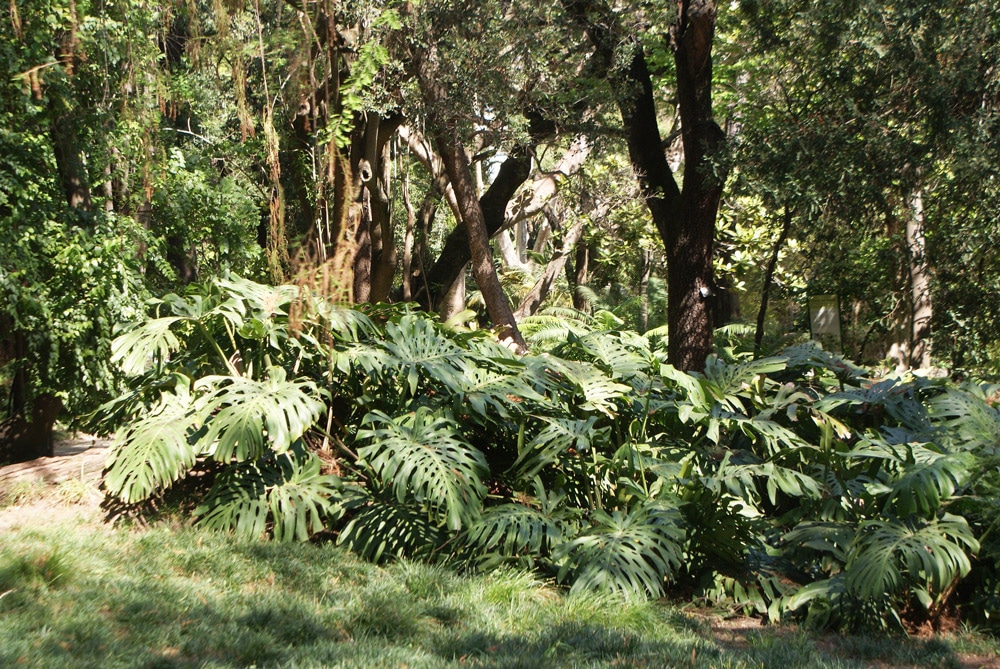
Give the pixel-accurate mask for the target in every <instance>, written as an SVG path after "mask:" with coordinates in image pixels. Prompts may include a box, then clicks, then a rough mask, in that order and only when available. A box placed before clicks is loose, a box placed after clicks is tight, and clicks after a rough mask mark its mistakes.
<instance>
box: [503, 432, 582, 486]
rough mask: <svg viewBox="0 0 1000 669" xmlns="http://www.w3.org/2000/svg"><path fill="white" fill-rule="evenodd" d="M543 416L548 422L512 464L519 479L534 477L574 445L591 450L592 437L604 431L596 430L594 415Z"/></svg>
mask: <svg viewBox="0 0 1000 669" xmlns="http://www.w3.org/2000/svg"><path fill="white" fill-rule="evenodd" d="M539 418H540V419H541V420H542V421H543V422H544V423H545V426H544V427H543V428H542V429H541V430H539V432H538V434H536V435H535V436H534V437H533V438H532V439H531V441H529V442H528V443H527V444H526V445H525V446H524V448H523V449H522V450H521V452H520V453H519V454H518V457H517V460H516V461H515V462H514V464H513V466H512V467H511V471H512V472H514V473H515V476H516V477H517V478H519V479H523V480H530V479H531V478H532V477H534V476H535V475H536V474H538V472H540V471H541V470H542V469H543V468H545V467H548V466H549V465H551V464H554V463H555V462H558V461H559V459H560V458H562V457H563V456H564V455H565V454H566V453H568V452H569V451H570V449H573V450H575V451H577V452H578V453H582V452H586V451H588V450H589V449H590V448H591V439H592V438H593V437H594V436H599V435H600V433H599V432H597V431H595V430H594V425H595V424H596V423H597V418H595V417H593V416H591V417H590V418H587V419H585V420H574V419H570V418H549V417H547V416H539Z"/></svg>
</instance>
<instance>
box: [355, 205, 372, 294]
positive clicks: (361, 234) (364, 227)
mask: <svg viewBox="0 0 1000 669" xmlns="http://www.w3.org/2000/svg"><path fill="white" fill-rule="evenodd" d="M371 230H372V208H371V194H370V192H369V190H368V188H367V186H362V187H361V220H360V221H359V222H358V227H357V231H356V232H355V235H354V246H355V251H354V301H355V303H357V304H361V303H363V302H367V301H368V297H369V295H370V294H371V287H372V283H371V279H372V234H371Z"/></svg>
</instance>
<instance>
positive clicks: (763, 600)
mask: <svg viewBox="0 0 1000 669" xmlns="http://www.w3.org/2000/svg"><path fill="white" fill-rule="evenodd" d="M150 309H151V313H150V316H149V318H148V319H146V320H145V321H143V322H141V323H137V324H132V325H129V326H125V327H124V328H123V329H122V330H121V332H120V334H119V336H118V338H117V339H116V340H115V342H114V347H113V362H115V363H117V364H119V365H120V366H121V367H122V369H123V370H124V371H125V372H127V373H128V374H131V375H132V376H131V378H132V380H133V381H132V384H131V388H132V389H131V391H130V392H128V393H127V394H125V395H123V396H122V397H120V398H118V399H117V400H115V401H113V402H111V403H109V404H107V405H105V407H104V408H103V409H102V414H101V415H102V416H103V417H104V419H105V421H106V424H107V425H111V424H116V425H119V426H120V427H119V429H118V432H117V434H116V441H115V446H114V449H113V451H112V455H111V459H110V461H109V466H108V470H107V475H106V478H105V485H106V488H107V490H108V493H109V495H110V496H112V497H114V498H116V499H117V500H118V501H119V502H120V503H121V504H122V505H124V506H126V507H129V506H135V505H141V504H143V503H144V502H146V501H148V500H151V499H155V498H157V497H158V496H161V495H163V494H166V493H167V492H168V491H169V489H170V488H171V486H173V485H175V484H177V483H178V482H180V481H182V480H183V481H184V482H185V484H186V487H185V491H186V494H187V495H188V496H193V498H194V499H196V502H197V504H196V505H193V509H192V512H193V514H194V515H195V516H196V518H197V520H198V522H200V523H201V524H203V525H205V526H207V527H210V528H215V529H218V530H222V531H231V532H236V533H239V534H241V535H244V536H248V537H261V538H263V537H274V538H275V539H278V540H294V539H298V540H302V539H306V538H309V537H311V536H314V535H315V534H317V533H320V532H325V533H328V534H329V536H331V537H335V539H336V541H338V542H339V543H340V544H342V545H344V546H346V547H348V548H350V549H351V550H354V551H356V552H357V553H359V554H361V555H363V556H365V557H367V558H369V559H372V560H376V561H377V560H386V559H393V558H398V557H420V558H423V559H428V560H440V559H447V560H451V561H456V560H457V561H460V562H464V563H465V564H467V565H469V567H471V568H475V569H490V568H494V567H496V566H499V565H515V566H518V567H520V568H530V569H537V570H540V571H542V572H545V573H548V574H549V575H551V576H552V577H553V578H555V579H556V580H557V581H559V582H563V583H567V584H572V587H574V588H577V589H580V588H587V589H592V588H596V589H605V590H613V591H618V592H622V593H625V594H628V595H639V596H659V595H663V594H666V593H668V592H670V590H671V588H672V586H674V585H677V586H679V587H682V588H683V589H684V590H685V591H687V592H695V593H696V594H697V596H698V597H700V598H707V599H715V600H726V601H729V602H732V603H734V604H735V605H736V606H737V607H742V608H743V609H744V610H747V611H757V612H759V613H761V614H766V615H768V616H770V617H772V618H774V619H778V618H781V617H782V616H788V615H803V616H806V617H807V618H809V619H810V620H812V621H814V622H817V623H830V624H844V625H855V624H870V623H872V622H873V621H874V622H877V623H878V624H883V623H882V621H885V620H888V621H890V622H891V621H893V620H897V621H898V620H899V619H900V615H901V612H903V611H907V612H910V615H912V611H915V610H922V611H924V613H925V615H927V616H931V617H933V616H935V615H939V614H940V613H941V612H942V611H944V610H945V608H946V607H947V606H948V605H949V603H950V602H952V601H953V593H954V592H955V591H956V588H958V587H959V586H960V583H961V581H962V579H963V578H965V577H966V576H967V575H969V574H970V573H972V571H973V569H974V568H975V567H976V566H977V565H979V564H981V563H973V556H974V555H975V554H976V552H977V550H978V548H979V537H980V536H981V535H982V534H983V533H984V531H988V530H987V524H988V523H987V521H986V519H988V518H990V517H993V518H995V517H996V514H995V513H994V514H993V515H992V516H990V515H989V513H987V512H986V510H985V509H984V507H982V505H979V506H976V505H972V506H970V502H969V500H970V499H972V498H973V497H975V496H974V495H970V494H969V493H970V492H972V491H973V486H974V485H976V480H977V479H976V477H975V476H974V473H975V472H976V471H977V468H978V467H979V466H980V464H981V463H982V462H983V458H985V457H992V456H995V455H996V450H997V442H996V434H998V432H997V425H1000V420H998V419H997V415H996V410H995V409H994V408H993V406H992V405H991V404H990V403H989V401H987V400H988V399H989V398H988V397H987V396H985V395H983V393H981V392H980V393H979V394H978V395H977V393H976V392H975V391H974V390H972V389H970V388H966V389H959V388H955V387H953V386H949V385H948V384H946V383H945V382H943V381H928V380H924V379H900V378H896V379H887V380H882V381H876V380H873V379H870V378H868V377H867V375H866V373H865V371H864V370H862V369H860V368H858V367H856V366H854V365H851V364H850V363H848V362H847V361H845V360H843V359H841V358H839V357H837V356H834V355H832V354H829V353H827V352H824V351H822V350H821V349H819V348H817V347H815V346H812V345H800V346H797V347H793V348H791V349H788V350H786V351H784V352H782V354H780V355H778V356H774V357H769V358H761V359H757V360H754V359H751V358H750V357H747V356H744V355H742V354H740V353H738V351H739V347H736V346H727V347H724V348H722V349H720V351H719V355H718V356H713V357H711V358H709V360H708V363H707V364H706V369H705V372H704V373H702V374H691V373H684V372H680V371H678V370H676V369H674V368H673V367H671V366H670V365H668V364H667V363H666V355H665V350H664V348H663V346H664V343H663V337H662V333H660V334H657V335H656V336H655V337H645V336H641V335H638V334H636V333H632V332H627V331H617V330H614V329H611V330H603V329H598V328H599V327H601V326H607V325H610V326H611V327H612V328H614V327H616V324H615V323H598V322H597V321H593V320H591V321H588V320H587V319H586V318H583V317H581V318H580V319H579V320H577V321H574V324H573V326H572V328H566V329H564V330H563V332H562V334H561V340H560V341H556V340H551V339H550V340H546V341H547V344H546V346H545V348H546V349H547V350H546V352H545V353H542V354H535V355H525V356H516V355H514V354H513V353H511V352H510V351H509V350H508V349H506V348H505V347H503V346H501V345H499V344H498V343H497V342H496V341H495V339H494V338H493V337H492V335H490V333H487V332H481V331H470V330H462V329H455V328H453V327H451V326H450V325H448V324H443V323H440V322H439V321H438V320H437V319H436V318H435V317H433V316H429V315H427V314H423V313H421V312H418V311H414V310H412V309H411V307H409V306H408V305H377V306H367V307H363V308H347V307H341V306H336V305H331V304H329V303H327V302H326V301H324V300H323V299H321V298H320V297H317V296H314V295H312V294H311V293H309V292H308V291H307V290H305V289H300V288H296V287H293V286H278V287H267V286H262V285H259V284H255V283H252V282H250V281H246V280H243V279H240V278H238V277H235V276H230V277H228V278H226V279H222V280H218V281H215V282H213V283H211V284H206V285H202V286H197V287H195V288H193V289H192V290H191V291H190V292H189V293H188V294H186V295H184V296H179V295H169V296H167V297H164V298H162V299H161V300H157V301H155V302H153V303H151V304H150ZM547 326H548V324H546V327H547ZM991 440H992V441H991ZM991 444H992V445H991ZM991 449H992V450H991ZM991 454H992V455H991ZM984 489H985V488H984ZM963 505H965V506H963ZM973 507H974V508H975V512H974V513H973V511H972V510H971V509H973ZM963 509H965V510H967V512H968V513H970V514H972V515H971V516H970V517H972V518H973V519H974V522H973V523H972V524H970V523H969V522H968V521H967V520H966V518H965V516H963V515H962V510H963ZM977 514H978V515H977ZM977 578H979V579H981V580H982V582H984V583H986V582H989V583H994V584H995V583H996V582H997V579H996V578H995V576H994V577H990V576H989V574H988V573H980V574H979V575H978V576H977ZM990 578H993V579H994V580H992V581H990V580H989V579H990Z"/></svg>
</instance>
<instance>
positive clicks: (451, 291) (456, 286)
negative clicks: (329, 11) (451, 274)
mask: <svg viewBox="0 0 1000 669" xmlns="http://www.w3.org/2000/svg"><path fill="white" fill-rule="evenodd" d="M464 310H465V272H464V271H463V272H462V273H461V274H459V275H458V278H457V279H455V283H453V284H451V286H450V287H449V288H448V290H446V291H445V293H444V295H442V296H441V308H440V309H438V315H439V316H441V320H443V321H447V320H449V319H450V318H451V317H452V316H454V315H455V314H457V313H460V312H462V311H464Z"/></svg>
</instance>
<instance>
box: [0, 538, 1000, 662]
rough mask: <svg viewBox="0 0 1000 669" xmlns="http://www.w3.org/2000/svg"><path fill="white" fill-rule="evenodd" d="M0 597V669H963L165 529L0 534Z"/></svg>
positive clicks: (927, 654)
mask: <svg viewBox="0 0 1000 669" xmlns="http://www.w3.org/2000/svg"><path fill="white" fill-rule="evenodd" d="M0 594H3V596H2V597H0V639H3V640H4V641H3V643H2V644H0V666H28V667H57V666H58V667H95V668H96V667H101V668H104V667H164V668H165V667H175V668H181V667H218V668H223V667H248V666H257V667H296V668H306V667H317V668H318V667H359V668H361V667H403V666H406V667H409V668H411V669H414V668H418V667H427V668H437V667H483V668H495V669H500V668H504V669H507V668H510V669H513V668H517V667H524V668H529V667H545V668H546V669H548V668H558V667H567V668H569V667H574V668H575V667H616V668H618V667H673V666H681V667H692V666H693V667H745V668H750V667H769V666H787V667H864V666H871V665H872V663H876V664H880V665H882V666H933V667H947V666H956V667H960V666H969V665H963V664H962V663H961V661H960V659H959V657H958V655H956V653H955V652H954V651H953V650H952V649H951V646H949V645H948V644H947V643H946V642H943V641H936V640H935V641H912V642H911V641H906V640H900V639H893V640H885V639H869V640H867V641H865V640H851V639H843V640H840V641H838V642H837V643H836V644H831V643H829V642H827V641H823V640H821V639H816V638H813V637H811V636H809V635H807V634H805V633H803V632H798V631H790V630H788V629H787V628H778V629H769V628H755V629H749V630H747V631H746V633H745V634H744V635H743V636H742V637H741V638H742V641H741V643H738V644H737V643H731V642H730V641H731V640H730V641H727V640H726V639H724V638H722V637H718V636H717V635H716V634H715V633H714V632H713V630H712V628H711V625H710V624H709V623H708V622H706V621H705V619H702V618H695V617H691V616H687V615H685V614H683V613H681V612H680V611H679V610H677V609H675V608H672V607H670V606H668V605H665V604H662V603H656V602H645V601H627V600H623V599H621V598H618V597H615V596H611V595H596V594H574V595H566V594H565V593H564V591H562V590H560V589H557V588H556V587H554V586H553V585H552V584H549V583H545V582H541V581H539V580H538V579H537V577H535V576H534V575H531V574H529V573H525V572H521V571H516V570H510V569H502V570H499V571H496V572H493V573H491V574H489V575H468V576H463V575H461V574H459V573H457V572H455V571H454V570H452V569H450V568H449V567H447V566H441V565H427V564H422V563H419V562H408V561H404V562H398V563H394V564H390V565H388V566H385V567H377V566H374V565H371V564H369V563H365V562H361V561H359V560H358V559H357V558H356V557H354V556H353V555H351V554H350V553H348V552H345V551H343V550H340V549H338V548H336V547H333V546H331V545H329V544H304V545H303V544H277V543H252V542H246V541H240V540H236V539H234V538H232V537H228V536H225V535H220V534H211V533H207V532H202V531H198V530H194V529H191V528H184V527H178V526H177V525H176V524H174V525H170V524H168V523H159V524H157V523H154V524H153V525H151V526H150V527H147V528H143V529H138V528H118V529H113V528H109V527H105V526H74V525H72V524H69V523H67V524H56V525H52V526H43V527H37V528H34V529H25V528H21V529H15V530H13V531H10V532H8V533H7V534H6V535H5V538H4V542H3V544H2V546H0ZM978 643H980V646H977V650H978V651H979V652H983V653H988V652H991V651H990V648H995V644H992V642H989V641H988V640H986V641H982V640H981V641H979V642H978ZM982 644H986V645H985V648H984V646H983V645H982ZM982 657H987V656H986V655H985V654H984V655H983V656H982ZM976 666H980V665H976ZM982 666H989V665H982Z"/></svg>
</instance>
